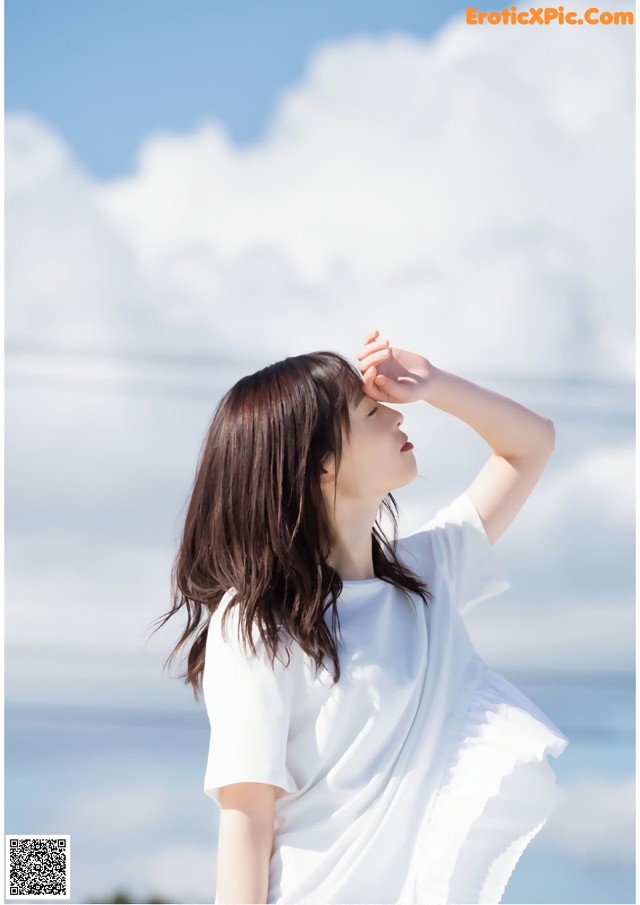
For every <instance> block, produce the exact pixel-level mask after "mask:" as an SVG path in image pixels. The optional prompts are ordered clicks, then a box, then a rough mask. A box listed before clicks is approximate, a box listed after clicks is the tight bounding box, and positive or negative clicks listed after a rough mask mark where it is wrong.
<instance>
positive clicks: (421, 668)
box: [203, 492, 568, 905]
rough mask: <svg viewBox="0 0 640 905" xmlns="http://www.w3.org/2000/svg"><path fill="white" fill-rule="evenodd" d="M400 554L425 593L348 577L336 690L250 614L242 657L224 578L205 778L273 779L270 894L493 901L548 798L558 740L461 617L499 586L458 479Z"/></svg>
mask: <svg viewBox="0 0 640 905" xmlns="http://www.w3.org/2000/svg"><path fill="white" fill-rule="evenodd" d="M397 555H398V558H399V559H400V561H401V562H403V563H404V564H405V565H407V566H408V567H409V568H410V569H411V570H412V571H413V572H414V573H415V574H417V575H419V576H420V577H422V578H423V579H425V580H426V581H427V583H428V586H429V588H430V590H431V591H432V593H433V595H434V597H433V600H432V601H431V603H430V604H429V606H428V607H427V606H425V604H424V602H423V600H422V599H421V598H420V597H419V596H418V595H415V594H412V595H411V596H412V599H413V600H414V603H415V607H413V606H412V605H411V603H410V601H409V600H408V599H407V598H406V596H405V595H404V593H403V592H401V591H400V590H398V589H397V588H395V587H394V586H393V585H390V584H389V583H388V582H385V581H382V580H381V579H377V578H373V579H366V580H362V581H345V582H344V588H343V591H342V594H341V596H340V598H339V602H338V607H339V614H340V628H341V633H342V638H341V640H340V644H339V648H338V650H339V655H340V665H341V677H340V682H339V683H338V685H337V686H333V684H332V681H333V673H332V670H333V665H332V664H331V662H329V663H328V666H327V668H324V666H323V667H322V668H321V669H320V670H319V671H318V674H317V676H316V674H315V663H314V662H313V661H312V660H311V658H310V657H308V656H307V655H306V654H304V652H303V651H302V650H301V648H300V647H299V646H298V645H297V644H295V643H293V642H292V641H291V639H290V637H288V636H287V638H288V642H289V645H290V646H289V651H290V655H291V662H290V664H289V666H288V667H286V666H285V665H284V664H286V662H287V654H286V652H285V651H283V652H281V653H280V654H279V658H278V659H276V660H275V671H272V669H271V665H270V663H269V658H268V655H267V653H266V650H265V648H264V646H263V644H262V642H261V640H260V636H259V633H258V631H257V628H256V629H255V631H254V633H253V638H254V642H255V643H256V645H257V649H258V656H257V657H255V658H254V657H251V656H249V657H247V655H246V654H245V652H244V650H243V648H242V644H241V642H240V641H239V639H238V635H237V626H238V620H237V618H236V617H237V612H238V611H237V608H236V607H233V608H232V609H231V612H230V616H229V619H228V621H227V624H226V627H225V628H226V640H225V639H224V638H223V637H222V634H221V631H220V621H221V617H222V611H223V609H224V607H225V606H226V604H227V603H228V602H229V601H230V600H231V599H232V597H233V594H234V593H235V592H234V589H231V590H230V591H229V592H228V593H227V594H226V595H225V597H224V598H223V600H222V602H221V605H220V606H219V607H218V609H217V610H216V612H215V613H214V614H213V616H212V619H211V623H210V626H209V631H208V636H207V647H206V656H205V669H204V676H203V685H204V697H205V703H206V708H207V712H208V716H209V719H210V723H211V737H210V745H209V753H208V760H207V765H206V774H205V780H204V791H205V794H207V795H208V796H210V797H211V798H213V799H214V800H215V801H216V802H218V804H219V801H218V798H217V792H218V789H219V788H220V787H221V786H223V785H226V784H228V783H236V782H265V783H272V784H273V785H275V786H277V787H278V789H277V793H276V795H277V797H276V825H275V833H274V844H273V849H272V854H271V860H270V867H269V891H268V898H267V902H269V903H294V902H295V903H304V905H306V903H322V905H327V903H338V902H340V903H410V902H420V903H422V905H425V903H427V905H429V903H432V905H445V903H449V902H498V901H500V898H501V896H502V893H503V891H504V888H505V886H506V883H507V881H508V879H509V876H510V875H511V872H512V871H513V869H514V867H515V864H516V862H517V860H518V859H519V857H520V856H521V854H522V851H523V849H524V847H525V846H526V844H527V843H528V842H529V841H530V839H531V838H533V836H534V835H535V834H536V833H537V832H538V831H539V830H540V829H541V828H542V826H543V825H544V823H545V822H546V819H547V817H548V816H549V814H550V813H551V811H552V810H553V809H554V808H555V806H556V804H557V803H558V801H559V800H560V795H559V792H560V790H559V788H558V786H557V784H556V777H555V774H554V773H553V771H552V770H551V768H550V766H549V765H548V762H547V760H546V755H547V754H553V755H554V756H557V755H558V754H560V753H561V752H562V751H563V750H564V748H565V746H566V744H567V742H568V739H567V738H566V736H565V735H564V734H563V733H562V732H561V731H560V730H559V729H558V727H557V726H555V725H554V724H553V723H552V722H551V720H549V718H548V717H547V716H546V715H545V714H544V713H542V711H540V710H539V709H538V708H537V707H536V705H535V704H534V703H533V702H532V701H530V700H529V699H528V698H527V697H525V695H524V694H522V692H520V691H519V690H518V689H517V688H515V687H514V686H513V685H511V684H510V683H509V682H507V680H506V679H504V678H503V677H502V676H500V675H499V674H498V673H496V672H494V671H493V670H491V669H489V668H488V667H487V666H486V665H485V663H484V662H483V661H482V659H481V658H480V657H479V656H478V654H477V653H476V652H475V650H474V648H473V645H472V643H471V640H470V638H469V635H468V633H467V630H466V627H465V625H464V621H463V619H462V614H463V613H465V612H467V611H468V610H469V609H470V608H471V607H473V606H475V604H477V603H478V602H479V601H481V600H483V599H485V598H487V597H491V596H493V595H496V594H499V593H501V592H502V591H504V590H506V589H507V588H509V587H510V583H509V581H508V580H507V579H506V577H505V576H504V574H503V572H502V569H501V567H500V565H499V562H498V560H497V557H496V554H495V550H494V548H493V547H492V545H491V544H490V542H489V540H488V537H487V535H486V532H485V530H484V526H483V524H482V521H481V519H480V516H479V514H478V512H477V510H476V509H475V507H474V505H473V503H472V501H471V499H470V497H469V496H468V495H467V493H466V492H464V493H462V494H460V495H459V496H458V497H456V498H455V499H454V500H453V501H452V502H451V503H449V505H447V506H444V507H442V508H441V509H439V510H438V512H436V514H435V515H434V517H433V518H432V519H431V520H430V521H429V522H428V523H427V524H426V525H424V526H423V527H422V528H421V529H419V530H418V531H416V532H414V533H413V534H411V535H409V536H406V537H404V538H401V539H400V540H399V542H398V547H397ZM325 619H326V621H327V625H328V627H329V628H330V620H331V610H330V609H329V610H328V611H327V613H326V614H325ZM338 637H339V639H340V635H339V636H338ZM281 661H284V663H283V662H281ZM503 781H504V782H503ZM501 783H502V785H501ZM499 787H500V791H501V794H500V795H497V794H496V793H497V792H498V788H499ZM516 840H518V842H517V844H515V843H516ZM512 843H513V844H512Z"/></svg>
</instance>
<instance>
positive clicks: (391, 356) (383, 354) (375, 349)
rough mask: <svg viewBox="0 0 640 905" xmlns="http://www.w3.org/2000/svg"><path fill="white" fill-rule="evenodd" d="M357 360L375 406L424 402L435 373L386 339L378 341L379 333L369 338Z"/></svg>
mask: <svg viewBox="0 0 640 905" xmlns="http://www.w3.org/2000/svg"><path fill="white" fill-rule="evenodd" d="M356 357H357V359H358V360H359V362H360V371H361V373H362V375H363V376H362V380H363V383H364V390H365V393H366V394H367V395H368V396H371V398H372V399H376V400H377V401H378V402H398V403H403V402H417V401H418V400H420V399H426V396H427V392H428V390H429V388H430V386H431V384H432V383H433V380H434V378H435V374H436V372H437V368H435V367H434V366H433V365H432V364H431V362H429V361H428V360H427V359H426V358H423V357H422V355H417V354H416V353H415V352H406V351H405V350H404V349H396V348H393V347H392V346H390V345H389V340H388V339H380V338H379V331H378V330H374V331H373V332H372V333H370V334H369V336H368V337H367V340H366V344H365V345H364V347H363V348H362V349H361V350H360V352H359V353H358V355H357V356H356Z"/></svg>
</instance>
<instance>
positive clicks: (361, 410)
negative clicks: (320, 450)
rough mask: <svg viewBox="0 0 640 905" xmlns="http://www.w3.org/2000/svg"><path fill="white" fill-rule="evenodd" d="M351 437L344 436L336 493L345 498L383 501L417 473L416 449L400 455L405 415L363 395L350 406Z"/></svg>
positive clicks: (404, 441)
mask: <svg viewBox="0 0 640 905" xmlns="http://www.w3.org/2000/svg"><path fill="white" fill-rule="evenodd" d="M349 413H350V416H351V436H350V437H347V436H346V435H344V437H343V446H342V460H341V462H340V469H339V471H338V477H337V490H338V493H339V494H341V495H342V496H343V497H345V498H351V499H363V500H370V499H371V498H375V499H376V500H378V501H379V500H380V499H382V498H383V497H384V496H386V494H387V493H390V492H391V491H392V490H395V489H396V488H398V487H403V486H404V485H405V484H409V483H410V482H411V481H412V480H413V479H414V478H415V476H416V474H417V473H418V466H417V463H416V458H415V456H414V454H413V450H412V449H409V450H405V451H404V452H401V451H400V450H401V448H402V446H403V445H404V444H405V443H406V441H407V435H406V434H405V433H404V432H403V431H402V429H401V425H402V422H403V421H404V415H403V414H402V412H399V411H398V410H397V409H394V408H391V407H390V406H389V405H386V404H383V403H381V402H376V400H375V399H372V398H371V397H370V396H367V395H366V394H363V395H362V397H361V398H360V400H359V401H355V402H353V403H350V405H349Z"/></svg>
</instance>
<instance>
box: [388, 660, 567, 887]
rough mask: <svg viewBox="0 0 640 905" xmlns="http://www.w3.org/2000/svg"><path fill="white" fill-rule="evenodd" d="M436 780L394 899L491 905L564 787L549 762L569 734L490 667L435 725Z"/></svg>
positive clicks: (565, 744) (565, 741)
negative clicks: (440, 726) (439, 733)
mask: <svg viewBox="0 0 640 905" xmlns="http://www.w3.org/2000/svg"><path fill="white" fill-rule="evenodd" d="M442 741H443V745H442V748H441V750H442V751H443V755H442V758H443V760H442V762H441V764H440V770H441V775H442V781H441V783H440V786H439V788H438V791H437V793H436V794H435V795H434V797H433V799H432V801H431V802H430V803H429V806H428V808H427V811H426V813H425V815H424V818H423V820H422V823H421V826H420V830H419V832H418V834H417V837H416V840H415V847H414V850H413V854H412V858H411V865H410V869H409V872H408V875H407V877H406V881H405V883H404V886H403V888H402V893H401V895H400V898H399V899H398V902H399V903H402V905H408V903H420V905H481V903H491V905H497V903H499V902H500V901H501V899H502V896H503V894H504V890H505V888H506V886H507V883H508V882H509V878H510V877H511V874H512V873H513V871H514V868H515V866H516V864H517V862H518V861H519V859H520V857H521V855H522V854H523V852H524V850H525V848H526V847H527V845H528V844H529V842H530V841H531V840H532V839H533V838H534V836H536V835H537V833H539V832H540V830H541V829H542V827H543V826H544V824H545V823H546V822H547V820H548V818H549V816H550V815H551V813H552V812H553V811H554V810H555V809H556V807H557V805H558V804H559V802H560V801H561V800H562V798H563V797H564V792H563V790H562V788H561V787H560V786H559V785H558V784H557V781H556V774H555V773H554V771H553V770H552V768H551V766H550V765H549V763H548V760H547V756H548V755H549V754H551V755H553V756H554V757H557V756H558V755H559V754H561V753H562V751H564V749H565V747H566V746H567V744H568V741H569V740H568V738H567V737H566V736H565V735H564V734H563V733H562V732H561V731H560V729H558V727H557V726H556V725H555V724H554V723H553V722H552V721H551V720H550V719H549V717H547V716H546V714H544V713H543V712H542V711H541V710H540V709H539V708H538V707H537V706H536V705H535V704H534V703H533V701H531V700H530V699H529V698H528V697H527V696H526V695H524V694H523V693H522V692H521V691H520V690H519V689H518V688H516V687H515V686H514V685H512V684H511V683H510V682H509V681H507V679H505V678H504V676H502V675H500V674H499V673H497V672H495V671H494V670H492V669H489V668H488V667H487V668H485V669H484V671H483V673H482V676H481V679H480V682H479V684H478V686H477V687H476V689H475V691H474V692H473V695H472V697H471V699H470V701H465V702H464V703H463V704H461V705H460V707H459V708H458V710H457V711H454V712H453V713H452V714H451V717H450V719H449V721H448V723H447V725H446V727H445V730H444V731H443V739H442Z"/></svg>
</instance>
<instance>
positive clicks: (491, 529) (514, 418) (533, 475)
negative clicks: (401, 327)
mask: <svg viewBox="0 0 640 905" xmlns="http://www.w3.org/2000/svg"><path fill="white" fill-rule="evenodd" d="M357 358H358V360H359V362H360V365H359V366H360V371H361V372H362V379H363V382H364V386H365V392H366V393H367V394H368V395H369V396H371V398H372V399H376V400H378V401H379V402H390V403H395V402H399V403H406V402H417V401H421V400H424V401H425V402H428V403H429V404H430V405H433V406H435V407H436V408H439V409H441V410H442V411H443V412H448V413H449V414H451V415H455V416H456V418H460V419H461V420H462V421H465V422H466V423H467V424H468V425H469V426H470V427H472V428H473V429H474V430H475V431H476V432H477V433H478V434H480V436H481V437H482V438H483V439H484V440H486V441H487V443H488V444H489V446H490V447H491V448H492V450H493V452H492V454H491V456H490V457H489V459H488V460H487V462H486V463H485V464H484V466H483V467H482V468H481V469H480V471H479V472H478V474H477V475H476V477H475V478H474V479H473V481H472V482H471V484H470V485H469V487H468V488H467V494H468V496H469V498H470V499H471V501H472V503H473V504H474V506H475V507H476V509H477V510H478V514H479V515H480V518H481V519H482V522H483V525H484V528H485V531H486V534H487V537H488V538H489V540H490V541H491V543H492V544H494V543H495V542H496V541H497V540H498V538H499V537H500V536H501V534H502V533H503V532H504V531H505V530H506V528H507V527H508V526H509V525H510V524H511V522H512V521H513V519H514V518H515V516H516V514H517V513H518V512H519V511H520V509H521V508H522V506H523V505H524V502H525V500H526V499H527V497H528V496H529V494H530V493H531V491H532V490H533V488H534V487H535V485H536V483H537V481H538V478H539V477H540V475H541V474H542V471H543V469H544V466H545V465H546V463H547V460H548V459H549V457H550V455H551V453H552V451H553V447H554V445H555V428H554V426H553V422H552V421H551V420H550V419H549V418H543V417H542V416H541V415H537V414H536V413H535V412H532V411H530V409H527V408H525V407H524V406H523V405H520V403H519V402H514V400H513V399H509V398H508V397H507V396H502V395H501V394H500V393H495V392H494V391H492V390H487V389H485V388H484V387H481V386H478V384H475V383H471V381H470V380H466V379H465V378H463V377H458V376H457V375H455V374H451V373H449V372H448V371H444V370H442V369H440V368H437V367H436V366H435V365H433V364H432V363H431V361H430V360H429V359H427V358H425V357H424V356H422V355H420V354H418V353H416V352H409V351H407V350H405V349H398V348H396V347H395V346H391V345H390V343H389V340H388V339H385V338H383V337H381V336H380V335H379V332H378V330H372V331H371V333H370V334H369V335H368V337H367V339H366V342H365V345H364V346H363V347H362V349H360V351H359V352H358V355H357Z"/></svg>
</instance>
